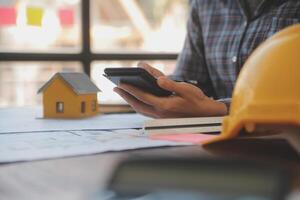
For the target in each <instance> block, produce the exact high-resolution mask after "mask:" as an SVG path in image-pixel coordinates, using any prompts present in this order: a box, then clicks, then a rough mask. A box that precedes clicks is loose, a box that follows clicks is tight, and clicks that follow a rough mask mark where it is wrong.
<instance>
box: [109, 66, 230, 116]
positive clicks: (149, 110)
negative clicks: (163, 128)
mask: <svg viewBox="0 0 300 200" xmlns="http://www.w3.org/2000/svg"><path fill="white" fill-rule="evenodd" d="M139 67H142V68H144V69H146V70H147V71H148V72H150V73H151V74H152V75H153V76H154V77H156V78H157V83H158V85H159V86H160V87H161V88H163V89H165V90H168V91H171V92H173V95H171V96H168V97H157V96H154V95H152V94H149V93H147V92H144V91H142V90H141V89H139V88H136V87H134V86H131V85H127V84H120V85H119V86H118V87H116V88H114V91H115V92H117V93H118V94H119V95H120V96H121V97H123V98H124V99H125V100H126V101H127V102H128V103H129V104H130V105H131V106H132V108H133V109H134V110H135V111H136V112H138V113H141V114H144V115H146V116H150V117H154V118H172V117H204V116H222V115H226V114H227V108H226V106H225V104H223V103H220V102H217V101H214V100H212V99H210V98H208V97H207V96H205V95H204V93H203V92H202V91H201V89H199V88H198V87H196V86H194V85H192V84H188V83H184V82H179V83H178V82H175V81H172V80H170V79H168V78H167V77H165V76H164V74H163V73H162V72H160V71H159V70H157V69H155V68H153V67H151V66H149V65H147V64H145V63H140V64H139Z"/></svg>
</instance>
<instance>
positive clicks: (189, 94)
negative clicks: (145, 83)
mask: <svg viewBox="0 0 300 200" xmlns="http://www.w3.org/2000/svg"><path fill="white" fill-rule="evenodd" d="M157 84H158V85H159V87H161V88H163V89H165V90H168V91H170V92H175V93H176V94H177V95H179V96H181V97H184V98H189V99H190V98H192V99H193V98H195V97H197V98H199V99H202V98H205V95H204V93H203V92H202V90H201V89H200V88H198V87H196V86H194V85H192V84H189V83H185V82H176V81H173V80H170V79H168V78H166V77H159V78H158V79H157Z"/></svg>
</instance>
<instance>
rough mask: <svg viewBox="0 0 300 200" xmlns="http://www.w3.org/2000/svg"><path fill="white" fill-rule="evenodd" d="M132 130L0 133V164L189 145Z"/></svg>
mask: <svg viewBox="0 0 300 200" xmlns="http://www.w3.org/2000/svg"><path fill="white" fill-rule="evenodd" d="M139 131H141V130H135V129H127V130H115V131H53V132H35V133H17V134H15V133H10V134H0V163H7V162H17V161H30V160H39V159H50V158H59V157H67V156H78V155H88V154H95V153H102V152H108V151H122V150H130V149H140V148H150V147H161V146H181V145H191V144H190V143H180V142H168V141H159V140H151V139H149V138H147V137H144V136H140V133H139Z"/></svg>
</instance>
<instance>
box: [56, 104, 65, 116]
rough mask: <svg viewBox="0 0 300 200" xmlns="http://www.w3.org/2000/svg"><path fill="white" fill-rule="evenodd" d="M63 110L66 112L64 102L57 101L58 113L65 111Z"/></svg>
mask: <svg viewBox="0 0 300 200" xmlns="http://www.w3.org/2000/svg"><path fill="white" fill-rule="evenodd" d="M63 112H64V103H63V102H56V113H63Z"/></svg>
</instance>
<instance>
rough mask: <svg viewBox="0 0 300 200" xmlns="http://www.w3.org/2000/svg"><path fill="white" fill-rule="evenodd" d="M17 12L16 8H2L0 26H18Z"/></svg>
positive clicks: (0, 8) (0, 9) (0, 10)
mask: <svg viewBox="0 0 300 200" xmlns="http://www.w3.org/2000/svg"><path fill="white" fill-rule="evenodd" d="M16 21H17V12H16V9H15V8H14V7H0V26H7V25H16Z"/></svg>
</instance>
